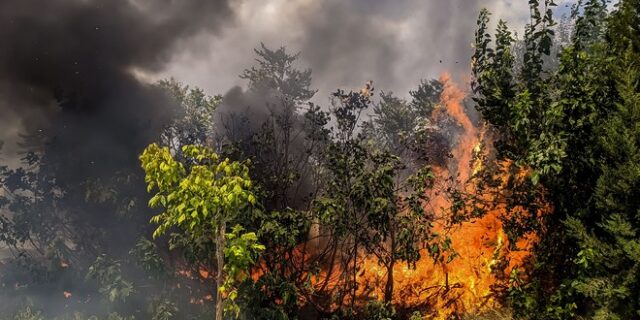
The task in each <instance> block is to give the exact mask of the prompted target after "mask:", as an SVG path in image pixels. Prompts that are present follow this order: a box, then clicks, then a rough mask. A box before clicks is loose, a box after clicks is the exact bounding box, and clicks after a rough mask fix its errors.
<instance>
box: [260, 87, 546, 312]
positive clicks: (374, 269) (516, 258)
mask: <svg viewBox="0 0 640 320" xmlns="http://www.w3.org/2000/svg"><path fill="white" fill-rule="evenodd" d="M440 82H441V83H442V84H443V92H442V94H441V99H440V100H441V101H440V107H439V109H436V110H435V111H434V113H433V118H434V119H432V120H434V122H436V123H437V122H438V121H437V120H438V119H439V117H451V118H453V119H454V120H455V121H456V122H457V123H458V124H459V125H460V126H461V127H462V131H463V132H462V133H461V134H460V135H459V137H458V138H457V141H456V143H455V146H454V148H453V150H452V159H451V160H450V161H449V162H450V163H448V164H445V165H442V166H441V167H433V171H434V173H435V174H436V177H437V178H436V180H437V181H455V183H456V184H457V185H456V187H457V188H459V189H460V190H462V191H463V192H467V193H469V194H474V192H475V194H477V193H478V192H476V191H477V190H476V185H477V183H476V180H475V179H476V177H477V176H478V175H479V174H480V173H482V171H483V170H484V167H485V161H486V160H485V159H486V158H487V157H486V156H487V154H488V153H489V152H490V150H488V149H490V146H491V141H490V139H489V138H487V137H486V130H485V128H484V127H483V126H482V125H481V126H479V127H476V125H474V124H473V122H472V121H471V120H470V118H469V116H468V115H467V112H466V111H465V109H464V104H463V102H464V98H465V96H466V93H465V92H464V91H463V90H461V89H460V88H458V87H457V86H456V85H455V83H454V82H453V81H452V80H451V77H450V75H448V74H443V75H442V76H441V77H440ZM371 91H372V85H371V83H367V86H366V87H365V88H364V89H363V90H362V91H361V93H362V94H366V95H369V94H370V93H371ZM509 164H510V163H509V162H505V163H500V164H498V165H499V166H508V165H509ZM498 172H507V170H498ZM528 174H529V173H528V172H527V171H526V170H521V171H520V172H518V173H517V175H518V177H517V178H518V179H521V180H522V179H526V178H527V177H528ZM500 175H504V176H498V177H496V178H497V180H498V181H501V182H502V183H501V184H500V186H498V187H497V188H498V189H500V190H497V191H508V190H506V189H507V181H508V179H509V178H512V177H510V176H509V174H507V173H503V174H500ZM450 177H454V179H450ZM495 194H500V192H497V193H490V194H486V195H485V194H481V195H480V197H481V198H483V200H486V202H488V203H494V204H495V203H499V201H494V200H496V199H494V198H493V197H496V196H495ZM430 200H431V202H430V204H429V206H430V208H429V209H430V210H433V211H435V217H436V218H435V219H436V221H434V225H435V226H436V227H435V231H436V232H438V233H439V234H441V235H444V236H447V237H449V238H450V239H451V241H452V247H453V250H454V251H455V252H456V254H457V255H456V256H455V257H454V258H453V260H451V261H450V262H444V261H443V262H435V263H434V260H433V258H432V257H431V255H430V254H429V252H428V251H427V250H426V249H425V250H422V252H421V259H420V260H419V261H418V262H417V263H416V264H415V265H410V266H409V265H407V264H403V263H396V264H395V265H394V267H393V273H394V274H393V288H394V290H393V295H392V303H393V305H394V306H396V307H397V308H399V309H402V310H409V311H414V310H416V311H420V312H421V313H422V314H423V315H424V316H425V317H426V318H430V319H434V318H435V319H445V318H447V317H450V316H451V315H462V314H465V313H476V312H481V311H483V310H486V309H490V308H493V307H496V306H497V304H498V301H497V298H496V296H495V294H494V290H492V289H493V288H494V286H495V285H496V284H498V283H499V281H503V280H504V279H508V275H509V274H510V272H511V271H512V270H513V269H514V268H518V267H520V266H522V265H523V264H524V262H525V259H526V258H527V257H529V256H530V252H531V248H532V245H533V244H534V243H535V241H536V238H535V235H533V236H530V237H528V238H525V239H522V240H519V241H518V242H517V243H516V244H515V246H513V245H509V240H508V238H507V236H506V234H505V232H504V230H503V225H502V220H501V218H504V217H505V216H507V215H508V214H509V213H508V212H507V211H508V210H507V209H506V208H505V206H504V205H500V204H498V205H494V206H492V207H489V208H487V209H486V212H485V213H484V214H483V215H481V216H479V217H475V218H472V219H468V220H465V221H463V222H458V223H450V221H452V220H453V219H452V213H451V210H450V208H451V207H452V201H451V199H449V198H448V197H447V195H446V193H445V192H438V191H434V192H433V194H430ZM523 210H524V209H523ZM311 232H312V234H313V235H315V236H316V238H319V237H318V235H319V231H318V230H317V228H316V229H312V231H311ZM312 238H313V237H312ZM316 238H313V239H316ZM314 241H318V240H311V241H310V242H309V243H307V244H302V245H300V246H299V247H298V248H296V250H295V251H294V253H293V254H295V255H300V257H299V260H300V261H307V260H310V258H311V256H313V252H314V251H316V250H317V248H318V247H319V244H318V243H315V242H314ZM307 245H309V246H310V247H312V248H316V249H315V250H314V249H310V251H307ZM513 248H517V250H513ZM358 264H359V266H358V273H357V276H356V282H357V283H358V287H357V291H358V292H357V297H358V299H360V298H362V299H364V300H367V299H375V300H382V298H383V297H384V295H385V284H386V281H387V279H388V277H387V269H386V267H384V266H381V265H379V264H378V262H377V260H376V259H375V258H371V257H365V256H362V257H359V259H358ZM261 267H263V266H261V265H259V266H258V267H257V268H255V269H254V270H253V272H252V274H251V277H252V279H253V280H254V281H257V280H258V279H259V278H260V277H261V276H262V275H263V274H264V272H265V270H263V269H261ZM341 268H342V266H340V265H337V264H334V265H331V264H328V265H325V266H324V267H323V268H322V269H321V270H319V272H318V273H316V274H313V275H310V281H311V284H312V287H313V290H314V292H332V291H333V290H334V288H336V287H338V286H339V285H340V281H341V279H340V276H341V271H340V269H341ZM309 299H313V298H309ZM303 303H304V301H303ZM336 307H338V305H337V304H335V303H331V305H330V306H329V309H330V310H335V308H336Z"/></svg>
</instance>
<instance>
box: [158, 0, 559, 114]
mask: <svg viewBox="0 0 640 320" xmlns="http://www.w3.org/2000/svg"><path fill="white" fill-rule="evenodd" d="M482 7H486V8H488V9H489V10H490V11H491V12H493V15H492V20H493V22H495V21H497V20H498V19H505V20H506V21H507V22H509V24H510V25H511V26H513V27H514V28H516V29H518V30H519V29H521V27H522V26H523V25H524V23H526V22H527V21H528V20H527V18H528V15H529V11H528V4H527V2H526V1H519V0H518V1H516V0H430V1H421V0H397V1H381V0H325V1H311V0H295V1H291V0H287V1H285V0H265V1H244V2H241V3H240V4H239V5H238V6H234V11H235V12H236V23H234V24H233V25H231V26H229V27H228V28H227V29H226V30H225V33H224V34H223V35H222V36H220V37H215V38H212V37H209V36H203V37H200V38H199V39H198V46H197V50H188V51H183V52H181V53H180V54H178V55H176V56H175V57H174V59H172V61H171V63H170V64H169V66H168V68H167V69H166V70H165V71H164V72H161V73H158V74H154V76H155V77H157V78H164V77H167V76H174V77H176V78H178V79H179V80H181V81H183V82H185V83H189V84H192V85H197V86H199V87H202V88H204V89H205V90H206V91H208V92H210V93H224V92H226V90H227V89H228V88H230V87H232V86H235V85H242V84H243V83H242V81H241V79H239V78H238V77H236V76H235V75H238V74H240V73H241V72H242V70H244V69H245V68H247V67H249V66H250V65H251V64H252V59H253V48H255V47H256V46H258V45H259V43H260V42H264V43H265V44H266V45H267V46H268V47H271V48H277V47H279V46H281V45H286V46H287V48H288V50H289V51H291V52H297V51H300V52H301V54H300V57H299V62H300V63H301V65H302V66H303V67H309V68H311V69H312V70H313V77H314V82H313V87H314V88H317V89H318V90H319V91H318V94H316V95H315V97H314V100H315V102H318V103H320V104H323V105H324V104H326V102H327V98H328V97H329V95H330V93H331V92H333V91H334V90H335V89H336V88H344V89H349V88H353V89H357V88H360V87H361V86H362V84H363V83H365V82H366V81H368V80H373V81H374V83H375V86H376V88H378V89H380V90H383V91H385V92H389V91H393V92H394V93H397V94H399V95H401V96H402V95H404V96H405V98H408V97H407V95H408V91H409V90H412V89H415V86H416V84H417V83H419V81H420V79H430V78H437V77H438V76H439V75H440V74H441V73H442V72H450V73H451V74H452V75H453V76H454V78H456V79H460V78H464V77H465V76H466V75H468V74H469V72H470V57H471V55H472V53H473V52H472V50H473V48H472V47H471V42H472V41H473V33H474V31H475V28H476V19H477V16H478V13H479V11H480V8H482ZM563 8H564V6H563ZM519 33H520V34H521V32H519Z"/></svg>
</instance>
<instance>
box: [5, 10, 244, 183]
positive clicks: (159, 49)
mask: <svg viewBox="0 0 640 320" xmlns="http://www.w3.org/2000/svg"><path fill="white" fill-rule="evenodd" d="M231 17H232V15H231V9H230V7H229V4H228V3H227V1H224V0H220V1H217V0H188V1H173V0H157V1H151V0H136V1H134V0H112V1H90V0H57V1H50V0H29V1H12V0H0V43H2V50H0V97H1V98H0V114H2V117H0V119H2V120H0V126H2V128H3V129H2V130H1V133H2V135H3V136H2V137H0V139H4V140H15V138H16V137H15V135H14V134H15V133H16V132H17V131H18V130H19V131H22V132H23V133H27V134H34V133H39V132H45V133H46V134H47V135H48V137H49V139H50V141H52V143H55V145H56V146H57V147H58V148H59V150H58V151H60V154H64V152H70V153H71V154H73V155H74V159H78V161H77V162H79V165H80V166H79V167H77V168H76V170H78V171H79V172H78V173H79V174H82V173H83V170H82V169H83V168H84V167H83V166H84V165H85V163H92V164H93V165H96V164H97V163H102V164H105V166H107V167H113V168H115V167H117V164H122V161H130V160H131V159H124V158H123V159H120V157H132V156H131V155H133V157H135V154H136V151H139V149H140V148H141V147H142V146H143V145H144V143H147V142H149V135H152V134H153V133H154V132H157V130H154V129H158V127H161V126H162V125H164V123H165V122H166V121H167V120H168V118H169V116H170V115H171V113H172V112H173V110H172V109H171V105H170V104H169V103H168V100H166V99H164V97H163V95H161V94H159V92H158V91H157V90H156V89H154V88H152V87H150V86H148V85H147V84H144V83H141V82H140V81H138V80H137V79H136V78H135V77H134V76H133V70H150V71H160V70H162V67H163V66H164V65H165V63H166V62H167V61H169V59H170V58H171V56H172V54H173V51H174V49H175V48H176V46H177V45H179V44H180V43H181V41H182V39H186V38H189V37H191V36H193V35H196V34H201V33H203V32H215V31H216V30H219V29H220V27H221V26H222V25H223V24H225V23H227V22H228V21H229V20H230V19H231ZM16 127H17V128H18V129H16ZM5 135H6V136H5ZM12 135H14V136H12ZM11 142H15V141H8V143H7V144H11ZM9 148H10V147H9ZM14 149H15V148H14ZM132 149H135V151H134V150H132ZM127 153H128V154H129V155H126V156H123V155H121V154H127ZM6 156H7V155H5V157H6ZM87 170H89V168H87Z"/></svg>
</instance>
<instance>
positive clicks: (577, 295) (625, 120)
mask: <svg viewBox="0 0 640 320" xmlns="http://www.w3.org/2000/svg"><path fill="white" fill-rule="evenodd" d="M530 4H531V12H532V23H531V24H530V25H529V26H528V27H527V32H526V34H525V40H524V44H525V47H524V55H523V58H524V59H523V63H522V66H517V65H515V66H513V67H512V66H511V65H510V63H508V62H509V61H512V60H511V59H510V58H509V55H508V54H507V53H508V48H509V46H510V45H509V43H511V41H509V40H508V32H507V31H506V29H505V28H504V26H503V25H502V24H499V27H498V31H497V35H496V41H495V45H494V46H493V47H491V46H490V44H491V40H490V38H489V37H488V35H487V34H486V31H485V30H486V22H487V21H488V20H487V17H488V15H487V13H486V11H485V12H483V13H481V17H480V19H479V23H478V27H479V28H478V32H477V33H476V54H475V55H474V63H475V65H474V73H475V81H476V82H475V86H474V92H475V93H476V97H475V100H476V102H477V103H478V108H479V110H480V111H481V112H482V115H483V117H484V118H485V119H487V120H488V121H489V122H490V123H491V125H492V126H493V127H494V128H495V129H496V131H497V132H498V135H497V138H498V142H497V143H496V146H497V148H498V152H499V155H498V157H499V159H505V160H511V161H513V164H514V165H515V166H519V167H521V168H529V169H530V172H531V174H530V182H531V184H530V185H529V186H526V185H522V186H521V187H524V188H526V189H528V191H527V193H528V194H529V195H530V196H529V197H526V198H523V199H520V200H516V199H515V198H510V199H508V201H516V202H519V203H520V204H521V205H522V206H524V207H527V208H532V205H536V203H537V202H539V200H540V199H541V196H542V195H544V201H549V207H551V208H552V211H551V212H550V213H548V214H544V215H539V214H534V215H532V216H531V217H528V218H526V219H521V220H520V221H511V223H510V224H508V225H507V228H508V229H510V230H512V231H511V232H509V235H510V237H512V238H514V239H517V238H518V237H519V236H521V235H523V234H526V233H530V232H535V233H537V234H538V237H539V239H540V241H539V243H538V244H537V246H536V248H535V264H532V266H531V268H530V269H529V270H528V280H523V279H522V278H519V277H518V276H517V275H515V274H514V275H513V277H512V283H511V284H512V287H511V289H510V293H509V299H508V300H509V301H510V303H511V304H512V306H513V307H514V310H515V312H516V313H517V314H518V315H524V314H529V315H532V314H533V316H532V317H533V318H544V319H565V318H574V317H577V316H586V317H594V318H597V319H605V318H606V319H628V318H636V317H638V313H637V312H638V311H637V310H638V309H639V308H638V304H637V303H638V302H637V295H634V294H631V292H637V290H638V283H639V278H638V274H637V271H636V270H637V268H638V262H637V260H636V258H634V257H637V254H638V252H639V251H638V250H637V247H638V240H639V238H638V234H637V229H638V225H637V212H638V210H639V209H640V204H639V203H638V202H637V200H636V198H637V197H636V196H635V194H636V193H637V191H638V190H639V188H640V186H639V185H638V175H637V170H638V169H637V157H638V155H637V150H636V149H637V147H636V146H637V144H638V141H639V140H638V139H639V138H640V133H639V132H638V130H637V128H636V127H637V124H638V110H636V109H637V106H638V81H639V80H638V66H637V62H638V59H639V58H638V57H639V55H638V46H637V43H638V39H640V31H639V29H638V27H637V26H638V21H640V17H639V14H638V7H639V3H638V1H634V0H631V1H626V0H623V1H620V2H619V3H618V4H617V5H616V8H615V10H614V11H612V12H608V11H607V4H606V2H605V1H598V0H591V1H586V2H584V3H581V4H580V5H579V6H577V7H576V8H575V9H574V12H573V17H574V18H575V20H576V23H575V32H574V34H573V37H572V39H571V42H570V44H569V45H568V46H567V47H566V48H564V49H563V50H561V53H560V57H559V64H558V66H557V69H547V68H545V66H544V64H545V62H544V61H545V59H544V57H546V56H548V55H549V54H550V50H549V48H550V47H551V46H552V43H551V42H552V41H553V36H554V33H553V30H552V29H550V27H552V26H553V25H554V23H553V22H552V20H551V14H550V13H549V11H546V13H541V12H540V11H539V9H538V8H539V6H540V3H539V2H538V1H530ZM553 5H554V4H553V2H550V1H545V2H544V6H546V7H548V6H553ZM505 40H506V41H505ZM500 52H502V54H501V53H500ZM505 79H506V80H505ZM505 93H506V94H505ZM526 189H525V190H526ZM536 199H538V200H537V201H536ZM531 212H536V211H531ZM536 221H538V222H541V223H536Z"/></svg>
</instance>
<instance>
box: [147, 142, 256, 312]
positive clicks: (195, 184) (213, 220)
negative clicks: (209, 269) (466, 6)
mask: <svg viewBox="0 0 640 320" xmlns="http://www.w3.org/2000/svg"><path fill="white" fill-rule="evenodd" d="M181 151H182V157H183V159H184V160H183V162H179V161H177V160H176V159H175V158H174V156H173V155H172V154H171V152H170V150H169V148H167V147H159V146H158V145H157V144H151V145H150V146H149V147H147V148H146V149H145V150H144V152H143V153H142V154H141V155H140V160H141V162H142V168H143V169H144V171H145V181H146V182H147V184H148V191H155V194H154V196H153V197H152V198H151V200H149V205H150V206H151V207H153V208H155V207H161V208H164V211H163V212H162V213H160V214H158V215H156V216H154V217H153V218H152V219H151V221H152V222H153V223H156V224H158V228H157V229H156V231H155V232H154V234H153V235H154V237H157V236H159V235H162V234H164V233H166V232H167V231H168V230H169V229H170V228H172V227H177V228H179V229H180V230H181V231H182V232H184V233H186V234H187V235H188V236H189V237H190V238H191V239H194V240H195V239H199V238H202V237H203V236H204V237H211V238H212V240H213V241H214V242H215V244H216V252H215V256H216V262H217V266H216V267H217V276H216V285H217V286H216V319H218V320H221V319H222V316H223V310H224V309H223V306H224V305H223V302H224V301H223V300H224V296H223V295H224V294H228V298H229V299H228V300H230V302H231V304H230V306H229V307H228V308H227V309H228V310H233V311H235V312H236V314H237V312H238V310H237V306H236V305H235V304H233V301H234V300H235V298H236V296H237V292H236V291H235V289H234V288H233V286H234V284H235V281H236V280H238V277H240V276H241V275H242V274H243V273H242V272H248V268H249V267H251V265H252V263H253V262H254V261H255V260H254V259H255V256H256V254H257V253H259V252H260V251H261V250H263V249H264V247H263V246H262V245H260V244H259V243H258V242H257V237H256V235H255V234H254V233H244V234H240V233H241V231H242V227H240V226H239V225H236V226H235V227H233V228H232V229H231V230H232V231H231V232H230V233H228V232H227V229H228V227H229V226H228V225H229V224H230V223H231V222H234V221H237V220H238V218H239V217H240V216H241V215H242V214H245V213H246V212H247V210H249V209H250V207H251V206H252V205H253V204H255V202H256V199H255V196H254V195H253V193H252V191H251V188H252V182H251V180H250V178H249V169H248V167H247V166H246V164H244V163H240V162H232V161H230V160H229V159H224V160H221V159H220V158H219V156H218V155H217V154H216V153H214V152H213V150H212V149H210V148H207V147H199V146H194V145H186V146H183V147H182V148H181Z"/></svg>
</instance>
